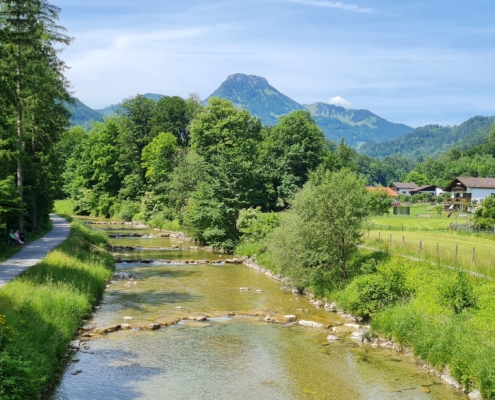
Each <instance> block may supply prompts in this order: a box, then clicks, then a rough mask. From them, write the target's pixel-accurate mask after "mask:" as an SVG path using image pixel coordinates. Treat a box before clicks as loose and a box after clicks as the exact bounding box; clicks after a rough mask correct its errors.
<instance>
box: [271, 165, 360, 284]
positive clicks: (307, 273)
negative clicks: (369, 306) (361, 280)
mask: <svg viewBox="0 0 495 400" xmlns="http://www.w3.org/2000/svg"><path fill="white" fill-rule="evenodd" d="M368 215H369V210H368V207H367V192H366V189H365V182H364V180H363V179H362V178H360V177H359V176H358V175H356V174H355V173H354V172H350V171H348V170H342V171H338V172H330V171H323V170H321V171H319V172H318V173H315V174H314V175H312V177H311V179H310V180H309V181H308V183H307V184H306V185H305V186H304V188H303V189H302V190H301V191H300V192H298V193H297V194H296V196H295V199H294V203H293V205H292V207H291V208H290V210H288V211H287V212H286V213H284V215H283V217H282V220H281V224H280V226H279V227H278V228H276V229H275V230H274V231H273V233H272V234H270V235H269V238H268V243H269V244H268V247H269V249H270V251H271V252H273V254H274V255H275V259H276V260H277V263H278V266H279V268H280V270H281V271H282V273H283V274H286V275H289V276H290V277H291V278H292V279H293V281H294V284H295V285H296V286H298V287H304V286H307V285H310V286H313V287H315V289H320V290H321V285H322V283H323V282H324V281H328V280H330V281H334V282H338V281H340V280H346V279H347V277H348V268H347V264H348V261H349V258H350V257H351V255H352V254H353V252H354V251H355V250H356V245H357V244H358V243H359V242H360V240H361V234H362V226H363V223H364V221H365V220H366V218H367V217H368Z"/></svg>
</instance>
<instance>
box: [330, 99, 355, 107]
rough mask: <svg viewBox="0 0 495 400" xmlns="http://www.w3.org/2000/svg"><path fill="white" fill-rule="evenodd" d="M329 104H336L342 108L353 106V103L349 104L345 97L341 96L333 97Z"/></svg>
mask: <svg viewBox="0 0 495 400" xmlns="http://www.w3.org/2000/svg"><path fill="white" fill-rule="evenodd" d="M328 104H334V105H336V106H341V107H349V106H352V103H349V102H348V101H347V100H346V99H344V98H343V97H340V96H335V97H332V98H331V99H330V100H329V102H328Z"/></svg>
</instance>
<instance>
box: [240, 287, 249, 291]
mask: <svg viewBox="0 0 495 400" xmlns="http://www.w3.org/2000/svg"><path fill="white" fill-rule="evenodd" d="M239 290H249V288H248V287H241V288H239Z"/></svg>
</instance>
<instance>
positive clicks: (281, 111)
mask: <svg viewBox="0 0 495 400" xmlns="http://www.w3.org/2000/svg"><path fill="white" fill-rule="evenodd" d="M209 97H221V98H223V99H227V100H229V101H231V102H232V103H233V104H234V105H235V106H236V107H238V108H244V109H246V110H248V111H249V112H250V113H251V114H253V115H254V116H256V117H259V118H261V120H262V121H263V123H265V124H269V125H275V124H276V123H277V122H278V117H279V116H281V115H286V114H288V113H290V112H291V111H294V110H302V109H304V107H303V106H302V105H301V104H299V103H296V102H295V101H294V100H292V99H291V98H289V97H287V96H286V95H284V94H282V93H280V92H279V91H278V90H277V89H275V88H274V87H273V86H271V85H270V84H269V83H268V81H267V80H266V78H263V77H261V76H256V75H246V74H233V75H229V76H228V77H227V79H226V80H225V81H224V82H223V83H222V84H221V85H220V87H219V88H218V89H217V90H215V91H214V92H213V93H212V94H211V95H210V96H209Z"/></svg>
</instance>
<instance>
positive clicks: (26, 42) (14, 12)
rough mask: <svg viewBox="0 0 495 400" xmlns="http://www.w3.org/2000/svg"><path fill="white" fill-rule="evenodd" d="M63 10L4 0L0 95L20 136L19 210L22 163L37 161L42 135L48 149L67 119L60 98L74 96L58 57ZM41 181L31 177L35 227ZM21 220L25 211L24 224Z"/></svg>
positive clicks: (29, 0) (39, 2)
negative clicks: (38, 190)
mask: <svg viewBox="0 0 495 400" xmlns="http://www.w3.org/2000/svg"><path fill="white" fill-rule="evenodd" d="M59 12H60V9H59V8H58V7H55V6H53V5H51V4H49V3H48V2H46V1H44V0H25V1H20V0H17V1H1V2H0V74H1V77H0V78H1V79H0V80H1V81H2V85H1V90H2V93H1V95H2V96H5V99H7V102H8V103H9V104H10V105H11V107H12V112H13V116H14V118H15V133H13V135H15V136H16V137H17V154H16V164H17V167H16V175H17V186H18V190H19V199H20V203H21V204H20V205H21V210H23V209H24V200H25V171H24V165H25V164H26V163H31V164H34V165H35V164H39V163H40V161H41V156H40V154H39V147H38V142H39V141H40V139H41V138H43V139H46V140H45V143H44V145H45V147H46V148H45V152H49V151H50V150H49V149H48V147H50V146H51V145H53V143H54V141H55V140H56V138H54V137H53V136H56V135H58V134H59V133H60V130H61V128H63V127H65V126H66V125H67V124H68V114H67V112H66V111H65V109H63V107H62V106H61V102H62V101H64V100H65V101H70V96H69V93H68V82H67V81H66V79H65V77H64V75H63V72H64V70H65V64H64V63H63V62H62V61H61V60H60V59H59V58H58V52H59V50H60V47H62V46H63V45H68V44H69V43H70V40H71V39H70V38H69V37H68V36H67V35H65V30H64V28H63V27H61V26H59V25H58V24H57V21H58V13H59ZM43 139H42V140H41V141H43ZM28 141H29V145H28ZM28 147H29V149H28ZM28 150H29V151H28ZM38 170H39V169H38ZM40 184H41V183H40V182H39V181H38V182H36V181H35V182H34V183H33V182H30V187H31V189H32V190H31V200H32V201H33V208H32V211H31V217H32V218H31V221H32V223H31V225H32V228H33V229H34V228H35V227H36V220H37V211H36V210H37V207H36V206H37V204H38V201H37V195H36V190H37V186H39V185H40ZM23 224H24V218H23V216H22V215H21V218H20V220H19V228H20V229H21V230H22V229H23Z"/></svg>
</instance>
